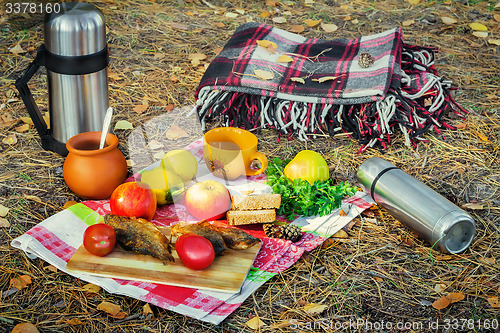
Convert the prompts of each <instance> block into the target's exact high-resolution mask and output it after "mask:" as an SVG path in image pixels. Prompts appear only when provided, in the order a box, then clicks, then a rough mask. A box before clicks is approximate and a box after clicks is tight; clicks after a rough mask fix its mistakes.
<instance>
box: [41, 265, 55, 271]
mask: <svg viewBox="0 0 500 333" xmlns="http://www.w3.org/2000/svg"><path fill="white" fill-rule="evenodd" d="M43 269H44V270H48V271H51V272H52V273H57V267H56V266H52V265H47V266H45V267H44V268H43Z"/></svg>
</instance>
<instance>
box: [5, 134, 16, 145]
mask: <svg viewBox="0 0 500 333" xmlns="http://www.w3.org/2000/svg"><path fill="white" fill-rule="evenodd" d="M2 142H3V143H4V144H6V145H15V144H16V143H17V136H16V134H15V133H11V134H9V135H7V136H6V137H5V138H3V139H2Z"/></svg>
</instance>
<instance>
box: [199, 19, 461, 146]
mask: <svg viewBox="0 0 500 333" xmlns="http://www.w3.org/2000/svg"><path fill="white" fill-rule="evenodd" d="M434 51H435V50H434V49H433V48H427V47H418V46H412V45H407V44H405V43H403V40H402V31H401V29H400V28H396V29H392V30H388V31H385V32H382V33H378V34H375V35H371V36H365V37H361V38H356V39H342V38H339V39H334V40H322V39H309V38H305V37H302V36H300V35H297V34H293V33H290V32H288V31H284V30H281V29H278V28H274V27H271V26H268V25H265V24H258V23H254V22H252V23H247V24H243V25H241V26H240V27H239V28H237V30H236V31H235V32H234V34H233V36H232V37H231V38H230V40H229V41H228V42H227V43H226V45H225V46H224V48H223V50H222V51H221V53H220V54H219V55H218V56H217V57H216V58H215V59H214V60H213V61H212V62H211V64H210V65H209V67H208V68H207V70H206V72H205V74H204V76H203V78H202V79H201V82H200V84H199V86H198V88H197V89H196V93H195V97H196V99H197V104H196V108H195V110H196V111H197V112H198V115H199V117H200V120H201V123H202V126H203V128H205V126H206V122H208V121H212V120H216V121H221V122H222V123H223V124H224V125H225V126H235V127H243V128H246V129H252V128H266V127H267V128H273V129H276V130H278V131H279V132H280V133H282V134H284V135H287V136H288V138H290V137H291V136H292V135H296V136H297V137H298V138H299V139H300V140H303V141H304V140H307V139H309V138H311V137H313V138H314V137H316V136H317V135H318V134H321V135H325V134H327V135H330V136H334V135H336V134H341V133H344V134H346V133H347V134H348V135H350V136H352V137H353V138H355V139H357V140H359V141H360V143H361V149H360V150H361V151H364V150H365V149H367V148H368V147H374V146H379V147H380V148H386V146H387V144H390V143H391V135H392V134H393V133H394V132H395V130H396V129H397V130H400V131H401V132H402V133H403V135H404V138H405V143H406V145H407V146H416V144H417V142H418V141H420V140H425V139H424V137H423V136H422V135H423V134H424V133H425V132H426V131H427V130H428V129H430V128H431V127H432V128H434V129H435V130H436V131H437V133H439V134H441V132H440V130H439V129H440V128H442V127H446V128H450V129H453V128H454V127H453V126H451V125H449V124H447V123H446V122H445V121H444V120H443V116H444V115H445V113H446V112H448V111H449V110H450V111H453V112H454V113H456V114H458V115H460V116H462V117H463V115H464V114H465V113H466V110H464V109H463V108H462V107H460V106H459V105H458V104H457V103H456V102H455V101H454V100H453V98H452V96H451V95H450V91H451V90H453V88H452V87H451V83H450V82H448V81H444V80H443V79H441V78H440V77H439V76H438V75H437V73H436V70H435V68H434V67H433V63H434ZM363 57H365V59H362V58H363ZM366 57H368V60H370V61H368V63H366V62H363V60H366Z"/></svg>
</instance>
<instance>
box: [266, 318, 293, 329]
mask: <svg viewBox="0 0 500 333" xmlns="http://www.w3.org/2000/svg"><path fill="white" fill-rule="evenodd" d="M293 324H294V322H293V319H287V320H284V321H282V322H280V323H276V324H273V325H271V326H269V328H270V329H271V330H276V329H279V328H285V327H289V326H292V325H293Z"/></svg>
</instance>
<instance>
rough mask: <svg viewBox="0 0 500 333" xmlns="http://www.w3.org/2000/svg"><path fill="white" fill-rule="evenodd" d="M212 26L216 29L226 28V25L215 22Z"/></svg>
mask: <svg viewBox="0 0 500 333" xmlns="http://www.w3.org/2000/svg"><path fill="white" fill-rule="evenodd" d="M214 25H215V26H216V27H217V28H225V27H226V25H225V24H224V23H222V22H216V23H214Z"/></svg>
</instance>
